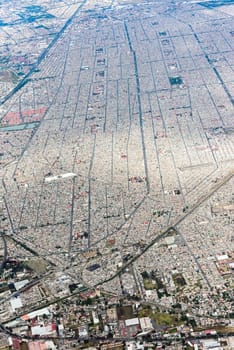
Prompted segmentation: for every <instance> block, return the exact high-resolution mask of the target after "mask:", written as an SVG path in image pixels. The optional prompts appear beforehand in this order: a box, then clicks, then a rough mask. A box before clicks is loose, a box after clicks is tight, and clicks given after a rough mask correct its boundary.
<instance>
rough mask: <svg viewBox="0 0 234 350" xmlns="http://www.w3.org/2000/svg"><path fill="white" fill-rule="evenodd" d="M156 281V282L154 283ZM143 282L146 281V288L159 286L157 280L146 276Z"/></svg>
mask: <svg viewBox="0 0 234 350" xmlns="http://www.w3.org/2000/svg"><path fill="white" fill-rule="evenodd" d="M153 282H154V283H153ZM143 283H144V288H145V289H146V290H153V289H156V288H157V284H156V282H155V281H153V280H151V279H148V278H145V279H144V280H143Z"/></svg>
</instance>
